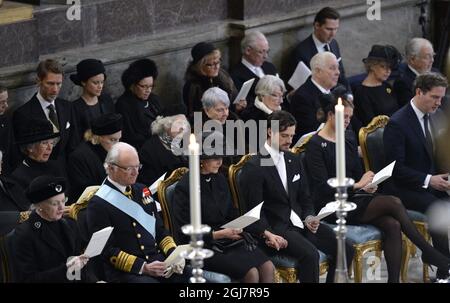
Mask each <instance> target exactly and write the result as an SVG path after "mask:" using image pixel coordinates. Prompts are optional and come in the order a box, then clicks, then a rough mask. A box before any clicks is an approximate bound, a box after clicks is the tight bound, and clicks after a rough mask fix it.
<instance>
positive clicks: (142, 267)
mask: <svg viewBox="0 0 450 303" xmlns="http://www.w3.org/2000/svg"><path fill="white" fill-rule="evenodd" d="M145 264H147V262H144V264H142V266H141V269H140V270H139V274H140V275H142V272H143V271H144V266H145Z"/></svg>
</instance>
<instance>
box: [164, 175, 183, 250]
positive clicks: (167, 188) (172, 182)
mask: <svg viewBox="0 0 450 303" xmlns="http://www.w3.org/2000/svg"><path fill="white" fill-rule="evenodd" d="M188 171H189V169H188V168H187V167H180V168H177V169H176V170H174V171H173V172H172V174H170V176H169V178H167V179H166V180H164V181H161V182H160V183H159V185H158V199H159V203H161V211H162V215H163V221H164V226H165V227H166V228H167V229H168V230H169V231H170V232H171V234H172V236H173V237H175V238H176V234H177V233H176V232H175V230H176V226H175V222H176V221H175V218H174V217H173V212H172V210H173V206H174V205H173V204H174V200H173V195H174V192H175V187H176V186H177V183H178V181H179V180H180V179H181V177H183V175H184V174H185V173H187V172H188ZM176 240H177V239H175V242H176Z"/></svg>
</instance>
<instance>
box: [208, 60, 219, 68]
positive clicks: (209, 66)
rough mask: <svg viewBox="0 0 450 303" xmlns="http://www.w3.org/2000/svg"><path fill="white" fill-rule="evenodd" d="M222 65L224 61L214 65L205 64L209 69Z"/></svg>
mask: <svg viewBox="0 0 450 303" xmlns="http://www.w3.org/2000/svg"><path fill="white" fill-rule="evenodd" d="M220 64H222V61H217V62H213V63H205V66H206V67H207V68H213V67H218V66H220Z"/></svg>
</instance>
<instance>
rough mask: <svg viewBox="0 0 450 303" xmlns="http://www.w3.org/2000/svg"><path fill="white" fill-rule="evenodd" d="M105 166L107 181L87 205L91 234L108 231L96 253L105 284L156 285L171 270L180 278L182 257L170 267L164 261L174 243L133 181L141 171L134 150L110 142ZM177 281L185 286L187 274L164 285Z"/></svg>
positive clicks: (152, 204)
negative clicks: (100, 256)
mask: <svg viewBox="0 0 450 303" xmlns="http://www.w3.org/2000/svg"><path fill="white" fill-rule="evenodd" d="M105 167H106V170H107V174H108V177H107V179H106V180H105V182H104V183H103V184H102V186H101V187H100V188H99V189H98V191H97V192H96V194H95V196H94V197H93V198H92V199H91V200H90V202H89V205H88V208H87V223H88V229H89V233H91V234H92V233H94V232H96V231H98V230H101V229H103V228H105V227H108V226H112V227H114V230H113V232H112V234H111V239H110V240H109V242H108V244H107V246H106V247H105V249H104V250H103V253H102V256H103V258H104V262H103V265H104V268H105V275H106V280H107V281H108V282H125V283H158V282H163V281H166V279H164V278H169V277H171V275H172V274H173V273H174V272H175V273H178V274H182V273H183V270H184V259H183V258H180V259H179V260H178V262H177V263H176V264H175V265H173V266H172V267H167V266H166V264H165V263H164V260H165V259H166V257H167V256H168V255H169V254H170V253H171V252H172V251H173V250H174V249H175V248H176V244H175V242H174V240H173V238H172V236H170V233H169V231H167V230H166V229H165V228H164V224H163V221H162V219H161V217H160V216H159V214H158V211H157V209H156V204H155V202H154V201H153V199H152V198H151V196H150V191H149V190H148V189H147V188H146V187H145V186H144V185H143V184H139V183H136V179H137V177H138V174H139V169H140V168H141V167H142V165H141V164H140V163H139V157H138V153H137V151H136V149H135V148H134V147H132V146H131V145H129V144H127V143H123V142H118V143H116V144H114V146H113V147H112V148H111V149H110V150H109V152H108V155H107V156H106V159H105ZM146 193H148V195H147V194H146ZM177 280H178V282H187V276H184V275H182V276H178V275H174V276H172V277H171V279H170V280H169V281H177Z"/></svg>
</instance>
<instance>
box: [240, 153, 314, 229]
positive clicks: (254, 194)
mask: <svg viewBox="0 0 450 303" xmlns="http://www.w3.org/2000/svg"><path fill="white" fill-rule="evenodd" d="M265 153H267V151H266V152H265ZM262 159H264V160H265V161H272V160H271V158H270V156H267V157H266V156H262V154H258V155H256V156H253V157H252V159H251V160H249V162H247V164H246V165H245V166H244V167H243V168H242V176H241V178H240V180H241V182H240V184H239V186H240V187H241V188H245V192H244V193H243V196H244V197H243V198H244V201H245V203H246V205H247V207H246V208H247V210H249V209H251V208H253V207H255V206H256V205H258V204H259V203H261V202H262V201H264V204H263V206H262V210H261V216H260V220H259V221H257V222H255V223H254V224H252V225H251V226H250V227H249V230H251V231H252V232H254V233H256V234H258V235H260V234H261V233H263V232H264V230H269V231H271V232H273V233H275V234H278V235H281V236H283V234H284V233H285V231H286V230H287V229H288V227H290V226H292V223H291V221H290V214H291V210H294V211H295V213H296V214H297V215H298V216H299V217H300V218H301V219H302V220H303V219H305V218H306V217H307V216H309V215H314V205H313V203H312V201H311V199H310V196H309V192H308V185H307V184H306V178H304V177H303V174H304V169H303V167H302V165H301V162H300V158H299V157H298V156H296V155H294V154H292V153H290V152H285V153H284V159H285V163H286V175H287V183H288V191H289V193H286V190H285V189H284V187H283V183H282V182H281V179H280V177H279V175H278V171H277V169H276V167H275V166H274V165H271V166H267V165H266V166H262V165H261V163H262V162H261V160H262ZM294 177H295V179H297V178H298V177H300V178H298V179H297V180H296V181H293V180H294Z"/></svg>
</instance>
